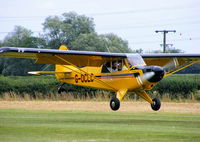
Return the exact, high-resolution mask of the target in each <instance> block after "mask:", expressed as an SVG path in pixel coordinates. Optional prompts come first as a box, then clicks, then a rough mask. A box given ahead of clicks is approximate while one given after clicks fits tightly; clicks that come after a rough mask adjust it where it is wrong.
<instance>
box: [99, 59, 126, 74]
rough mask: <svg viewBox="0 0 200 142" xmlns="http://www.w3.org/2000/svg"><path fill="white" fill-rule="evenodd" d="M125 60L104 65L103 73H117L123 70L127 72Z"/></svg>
mask: <svg viewBox="0 0 200 142" xmlns="http://www.w3.org/2000/svg"><path fill="white" fill-rule="evenodd" d="M127 69H128V68H127V67H126V65H125V63H124V60H123V59H120V60H114V61H109V62H106V63H104V64H103V66H102V73H110V72H117V71H122V70H127Z"/></svg>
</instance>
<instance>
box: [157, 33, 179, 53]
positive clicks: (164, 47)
mask: <svg viewBox="0 0 200 142" xmlns="http://www.w3.org/2000/svg"><path fill="white" fill-rule="evenodd" d="M155 32H156V33H159V32H160V33H163V53H165V52H166V45H167V44H166V34H167V33H169V32H174V33H175V32H176V30H162V31H155Z"/></svg>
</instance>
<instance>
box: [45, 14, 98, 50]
mask: <svg viewBox="0 0 200 142" xmlns="http://www.w3.org/2000/svg"><path fill="white" fill-rule="evenodd" d="M43 26H44V27H43V30H44V36H45V38H46V40H47V42H48V46H49V47H51V48H56V49H57V48H58V47H59V46H60V45H61V44H65V45H68V46H71V42H73V41H74V40H75V39H76V38H77V37H78V36H79V35H80V34H87V33H93V32H94V22H93V19H92V18H89V17H86V16H84V15H77V14H76V13H74V12H69V13H64V14H62V16H61V17H58V16H53V17H52V16H50V17H48V18H46V20H45V22H44V23H43Z"/></svg>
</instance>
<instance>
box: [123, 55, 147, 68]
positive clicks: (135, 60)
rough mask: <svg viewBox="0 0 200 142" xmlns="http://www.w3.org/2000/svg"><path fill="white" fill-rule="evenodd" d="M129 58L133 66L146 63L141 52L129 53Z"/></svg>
mask: <svg viewBox="0 0 200 142" xmlns="http://www.w3.org/2000/svg"><path fill="white" fill-rule="evenodd" d="M126 56H127V60H128V63H129V64H130V66H131V67H133V66H137V65H146V64H145V62H144V60H143V59H142V57H141V56H140V55H139V54H127V55H126Z"/></svg>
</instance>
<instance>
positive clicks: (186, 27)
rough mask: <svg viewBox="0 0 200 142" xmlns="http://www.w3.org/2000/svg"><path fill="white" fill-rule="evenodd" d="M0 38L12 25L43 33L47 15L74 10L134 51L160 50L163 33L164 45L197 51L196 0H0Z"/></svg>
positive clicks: (199, 20) (199, 10)
mask: <svg viewBox="0 0 200 142" xmlns="http://www.w3.org/2000/svg"><path fill="white" fill-rule="evenodd" d="M0 3H1V5H0V40H3V39H4V38H5V36H6V35H7V34H8V33H9V32H12V31H13V29H14V26H15V25H20V26H23V27H25V28H27V29H30V30H31V31H33V32H34V35H36V36H37V35H38V34H39V33H42V31H43V29H42V27H43V26H42V23H43V22H44V21H45V18H46V17H48V16H55V15H57V16H61V15H62V14H63V13H66V12H71V11H73V12H76V13H77V14H80V15H85V16H88V17H91V18H93V19H94V23H95V29H96V32H97V33H98V34H106V33H114V34H116V35H117V36H119V37H121V38H122V39H124V40H127V41H128V43H129V47H130V48H131V49H133V50H136V49H142V50H143V51H144V52H145V53H148V52H151V51H152V50H162V47H161V44H162V42H163V34H162V33H156V32H155V31H156V30H176V33H168V34H167V35H166V36H167V44H173V45H172V48H176V49H181V50H183V51H184V52H185V53H200V1H199V0H0Z"/></svg>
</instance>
